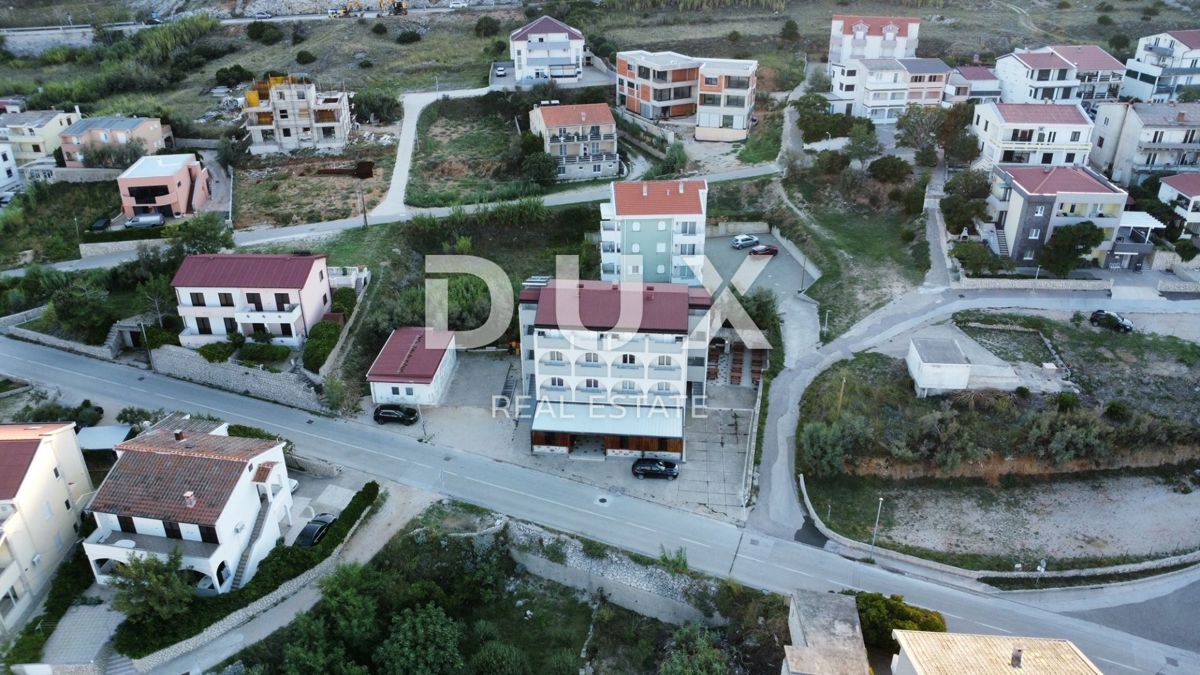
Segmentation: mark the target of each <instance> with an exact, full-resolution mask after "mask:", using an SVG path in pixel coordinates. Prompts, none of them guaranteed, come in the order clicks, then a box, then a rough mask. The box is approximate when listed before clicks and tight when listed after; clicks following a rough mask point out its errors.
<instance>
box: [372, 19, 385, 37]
mask: <svg viewBox="0 0 1200 675" xmlns="http://www.w3.org/2000/svg"><path fill="white" fill-rule="evenodd" d="M371 32H372V33H374V34H376V35H387V26H385V25H383V22H382V21H376V22H375V25H374V26H371Z"/></svg>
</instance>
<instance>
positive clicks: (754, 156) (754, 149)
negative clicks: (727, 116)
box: [737, 108, 783, 164]
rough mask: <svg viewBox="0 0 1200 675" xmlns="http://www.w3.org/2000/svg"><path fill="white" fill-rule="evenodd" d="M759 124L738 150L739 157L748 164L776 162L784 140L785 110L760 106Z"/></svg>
mask: <svg viewBox="0 0 1200 675" xmlns="http://www.w3.org/2000/svg"><path fill="white" fill-rule="evenodd" d="M756 114H757V115H758V124H756V125H755V126H754V128H752V129H751V130H750V136H749V137H747V138H746V142H745V143H744V144H742V149H741V150H739V151H738V155H737V157H738V159H739V160H741V161H743V162H745V163H746V164H761V163H763V162H774V161H775V158H776V157H778V156H779V146H780V144H781V143H782V142H783V110H777V109H773V108H772V109H766V108H759V109H758V110H757V111H756Z"/></svg>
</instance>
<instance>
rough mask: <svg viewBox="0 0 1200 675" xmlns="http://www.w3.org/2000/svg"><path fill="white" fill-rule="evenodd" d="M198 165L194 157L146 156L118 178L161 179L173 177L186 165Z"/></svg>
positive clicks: (185, 155) (184, 155)
mask: <svg viewBox="0 0 1200 675" xmlns="http://www.w3.org/2000/svg"><path fill="white" fill-rule="evenodd" d="M193 162H195V163H197V164H198V163H199V162H200V160H198V159H196V156H195V155H191V154H181V155H147V156H145V157H142V158H141V159H139V160H138V161H136V162H134V163H133V166H131V167H129V168H128V169H125V173H122V174H121V175H120V176H118V177H117V178H118V180H119V179H121V178H161V177H163V176H174V175H175V174H176V173H178V172H179V170H180V169H181V168H183V167H185V166H187V165H188V164H191V163H193Z"/></svg>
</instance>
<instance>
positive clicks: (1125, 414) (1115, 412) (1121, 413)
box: [1104, 401, 1133, 422]
mask: <svg viewBox="0 0 1200 675" xmlns="http://www.w3.org/2000/svg"><path fill="white" fill-rule="evenodd" d="M1104 416H1105V417H1107V418H1108V419H1110V420H1112V421H1114V422H1128V421H1129V420H1130V419H1131V418H1132V417H1133V410H1131V409H1130V408H1129V404H1128V403H1125V402H1124V401H1113V402H1111V403H1109V404H1108V407H1106V408H1105V409H1104Z"/></svg>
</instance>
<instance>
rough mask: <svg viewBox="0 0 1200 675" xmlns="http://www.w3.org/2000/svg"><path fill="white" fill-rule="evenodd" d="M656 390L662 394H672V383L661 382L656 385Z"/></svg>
mask: <svg viewBox="0 0 1200 675" xmlns="http://www.w3.org/2000/svg"><path fill="white" fill-rule="evenodd" d="M654 390H655V391H656V392H658V393H660V394H669V393H671V383H670V382H659V383H658V384H656V385H654Z"/></svg>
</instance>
